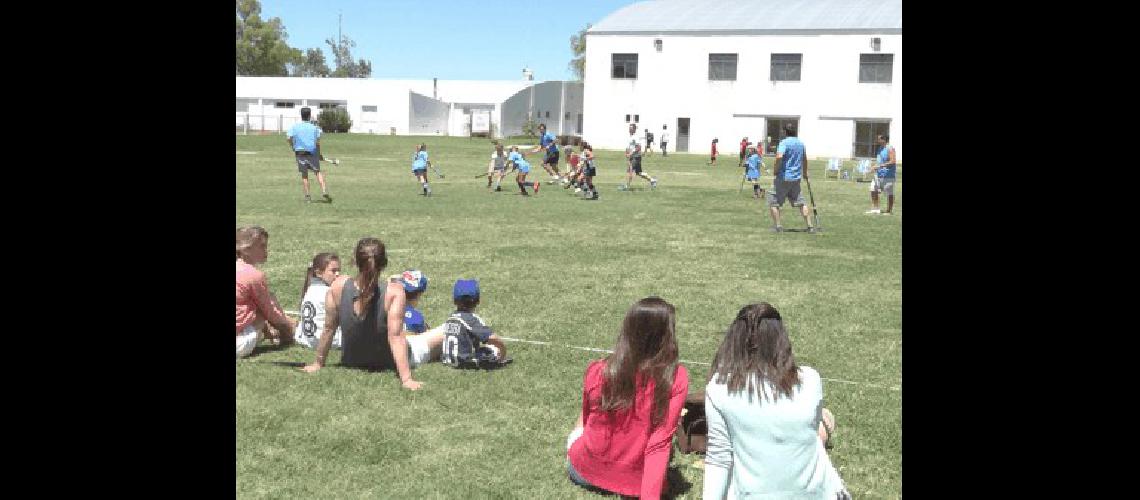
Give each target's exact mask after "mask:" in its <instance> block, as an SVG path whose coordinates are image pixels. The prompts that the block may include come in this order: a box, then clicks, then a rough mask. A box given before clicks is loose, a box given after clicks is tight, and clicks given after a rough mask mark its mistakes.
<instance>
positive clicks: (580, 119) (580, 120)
mask: <svg viewBox="0 0 1140 500" xmlns="http://www.w3.org/2000/svg"><path fill="white" fill-rule="evenodd" d="M578 133H579V134H581V133H582V113H578Z"/></svg>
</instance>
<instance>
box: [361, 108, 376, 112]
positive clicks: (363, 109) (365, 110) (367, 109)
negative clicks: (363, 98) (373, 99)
mask: <svg viewBox="0 0 1140 500" xmlns="http://www.w3.org/2000/svg"><path fill="white" fill-rule="evenodd" d="M360 110H361V111H363V112H365V113H369V112H372V113H375V112H376V106H361V107H360Z"/></svg>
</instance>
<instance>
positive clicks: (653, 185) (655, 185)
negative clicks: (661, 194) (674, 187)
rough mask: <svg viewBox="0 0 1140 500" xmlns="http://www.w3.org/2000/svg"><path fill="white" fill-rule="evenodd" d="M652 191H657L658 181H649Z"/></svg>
mask: <svg viewBox="0 0 1140 500" xmlns="http://www.w3.org/2000/svg"><path fill="white" fill-rule="evenodd" d="M649 187H650V189H657V179H649Z"/></svg>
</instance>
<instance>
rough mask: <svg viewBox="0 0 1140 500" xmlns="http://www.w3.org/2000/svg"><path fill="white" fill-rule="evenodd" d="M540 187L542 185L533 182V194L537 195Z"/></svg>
mask: <svg viewBox="0 0 1140 500" xmlns="http://www.w3.org/2000/svg"><path fill="white" fill-rule="evenodd" d="M541 185H542V183H541V182H538V181H534V194H538V187H539V186H541Z"/></svg>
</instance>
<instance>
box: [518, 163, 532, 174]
mask: <svg viewBox="0 0 1140 500" xmlns="http://www.w3.org/2000/svg"><path fill="white" fill-rule="evenodd" d="M519 172H522V173H524V174H529V173H530V167H528V166H526V165H519Z"/></svg>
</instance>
